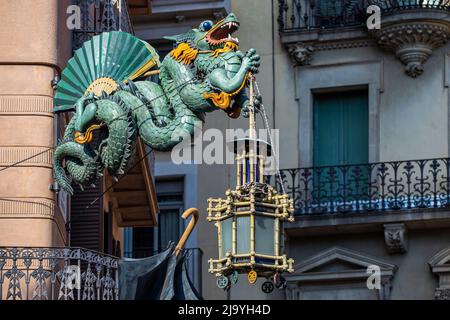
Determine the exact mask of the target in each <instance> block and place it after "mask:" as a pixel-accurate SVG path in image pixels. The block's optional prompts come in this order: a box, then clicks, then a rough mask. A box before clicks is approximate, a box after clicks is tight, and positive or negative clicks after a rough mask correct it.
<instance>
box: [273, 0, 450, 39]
mask: <svg viewBox="0 0 450 320" xmlns="http://www.w3.org/2000/svg"><path fill="white" fill-rule="evenodd" d="M278 4H279V9H278V26H279V31H280V32H292V31H300V30H304V29H317V28H323V29H326V28H339V27H346V26H357V25H361V26H363V25H365V20H366V8H367V7H368V6H369V5H377V6H378V7H380V9H381V13H382V14H383V15H387V14H392V13H396V12H398V11H403V10H410V9H424V10H426V9H437V10H445V11H449V10H450V1H449V0H278Z"/></svg>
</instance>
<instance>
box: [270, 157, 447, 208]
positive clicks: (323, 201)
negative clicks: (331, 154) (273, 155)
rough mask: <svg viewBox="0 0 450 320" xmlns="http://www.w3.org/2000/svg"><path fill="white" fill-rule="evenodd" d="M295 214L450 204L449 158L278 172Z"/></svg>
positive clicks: (276, 181) (278, 182)
mask: <svg viewBox="0 0 450 320" xmlns="http://www.w3.org/2000/svg"><path fill="white" fill-rule="evenodd" d="M268 181H269V183H272V184H274V185H275V186H276V187H277V189H278V190H280V191H281V189H282V188H281V183H283V184H284V187H285V190H286V192H287V193H288V194H289V195H290V196H291V197H292V198H293V200H294V207H295V210H296V214H297V215H301V214H331V213H349V212H350V213H351V212H371V211H385V210H404V209H410V210H411V209H426V208H443V207H450V158H440V159H428V160H410V161H392V162H380V163H369V164H360V165H346V166H328V167H313V168H299V169H284V170H281V180H280V178H276V176H271V177H268Z"/></svg>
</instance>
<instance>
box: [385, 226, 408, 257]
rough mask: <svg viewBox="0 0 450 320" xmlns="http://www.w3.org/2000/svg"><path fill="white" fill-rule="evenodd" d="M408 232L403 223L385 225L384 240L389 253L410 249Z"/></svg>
mask: <svg viewBox="0 0 450 320" xmlns="http://www.w3.org/2000/svg"><path fill="white" fill-rule="evenodd" d="M406 234H407V229H406V226H405V225H404V224H403V223H395V224H385V225H384V241H385V243H386V246H387V249H388V251H389V253H404V252H406V251H407V250H408V246H407V238H406Z"/></svg>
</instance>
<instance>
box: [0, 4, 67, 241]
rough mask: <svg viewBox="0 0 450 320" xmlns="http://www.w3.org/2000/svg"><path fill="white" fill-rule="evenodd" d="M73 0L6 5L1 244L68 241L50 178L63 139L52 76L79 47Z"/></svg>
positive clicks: (0, 70)
mask: <svg viewBox="0 0 450 320" xmlns="http://www.w3.org/2000/svg"><path fill="white" fill-rule="evenodd" d="M69 2H70V1H65V0H64V1H57V0H53V1H36V2H33V5H32V6H30V2H29V1H12V2H4V3H2V4H1V5H0V7H1V9H0V11H1V15H2V32H0V51H1V52H0V75H1V77H0V79H1V80H0V88H1V90H0V114H1V116H0V128H1V129H0V136H1V138H0V163H1V165H2V168H1V169H0V170H1V179H0V198H1V200H0V234H1V237H0V246H31V245H32V246H62V245H66V244H67V235H66V228H65V217H64V216H63V214H62V212H61V208H60V207H59V205H58V201H57V199H56V196H55V193H54V192H53V191H52V190H50V188H49V186H50V184H51V183H52V181H53V178H52V155H53V152H52V150H51V149H52V147H53V146H54V144H55V141H54V139H53V137H54V132H55V128H54V116H53V88H52V86H51V81H52V80H53V79H54V78H55V76H56V75H57V74H58V73H59V72H60V71H61V69H62V68H63V67H64V64H65V61H67V59H68V58H69V57H70V55H71V42H70V39H71V34H70V31H69V30H68V29H67V28H65V19H64V15H65V14H66V12H65V11H66V8H67V5H68V4H69ZM18 22H20V23H18ZM23 159H26V160H25V161H23ZM17 162H18V163H19V164H18V165H17V166H14V167H11V168H8V166H11V165H12V164H15V163H17ZM59 204H61V202H60V203H59ZM66 205H68V204H67V203H66ZM64 210H65V208H64V209H63V211H64Z"/></svg>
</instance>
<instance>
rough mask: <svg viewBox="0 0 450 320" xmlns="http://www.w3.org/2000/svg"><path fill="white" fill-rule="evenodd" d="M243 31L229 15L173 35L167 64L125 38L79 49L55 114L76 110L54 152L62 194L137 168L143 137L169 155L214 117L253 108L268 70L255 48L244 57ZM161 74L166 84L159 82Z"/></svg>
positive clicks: (114, 35)
mask: <svg viewBox="0 0 450 320" xmlns="http://www.w3.org/2000/svg"><path fill="white" fill-rule="evenodd" d="M239 26H240V24H239V21H238V20H237V18H236V16H235V15H234V14H229V15H228V16H227V17H226V18H225V19H223V20H221V21H220V22H218V23H216V24H214V23H213V22H212V21H205V22H202V23H201V24H200V26H199V27H198V28H196V29H192V30H190V31H189V32H187V33H185V34H181V35H177V36H173V37H166V39H169V40H171V41H174V42H175V44H174V49H173V50H172V51H171V52H170V53H169V54H168V55H167V56H166V57H165V58H164V60H163V61H162V62H159V57H158V55H157V53H156V51H155V50H154V49H153V48H152V47H151V46H150V45H148V44H147V43H145V42H143V41H141V40H139V39H137V38H135V37H134V36H132V35H130V34H127V33H122V32H115V31H113V32H108V33H103V34H101V35H98V36H95V37H94V38H93V39H91V40H89V41H87V42H86V43H85V44H84V45H83V47H82V48H80V49H78V50H77V51H76V52H75V54H74V57H73V58H72V59H71V60H69V62H68V64H67V67H66V68H65V70H64V71H63V73H62V77H61V81H60V82H59V83H58V88H57V92H56V95H55V112H67V111H74V114H73V117H72V118H71V120H70V122H69V124H68V125H67V127H66V130H65V134H64V140H63V141H62V142H61V143H60V144H59V145H58V146H57V148H56V150H55V153H54V177H55V180H56V181H57V182H58V184H59V185H60V186H61V188H62V189H63V190H65V191H66V192H68V193H70V194H73V188H72V186H71V182H72V181H73V182H75V183H77V184H79V185H80V186H81V187H82V186H87V185H92V184H95V182H96V181H97V179H98V178H99V176H101V175H102V173H103V172H104V170H105V169H107V170H108V172H109V174H111V175H112V176H113V177H116V178H117V177H118V176H120V175H122V174H124V173H125V172H126V170H127V169H128V168H130V167H131V166H132V165H133V161H134V159H135V149H136V148H135V146H136V142H137V138H138V136H139V137H141V139H142V141H143V142H144V143H145V144H146V145H148V146H150V147H151V148H152V149H154V150H158V151H168V150H171V149H172V148H173V147H174V146H175V145H176V144H178V143H179V142H180V141H182V140H183V138H184V137H186V135H192V134H193V132H194V129H195V128H196V127H199V124H200V123H201V121H203V119H204V114H205V113H206V112H211V111H214V110H218V109H221V110H224V111H225V112H226V113H227V114H228V116H230V117H232V118H237V117H239V115H240V113H241V110H245V109H246V108H247V106H248V104H249V98H248V97H247V96H246V93H245V90H244V88H245V87H246V85H247V84H248V81H247V80H248V79H249V77H250V76H251V74H256V73H257V72H258V67H259V66H260V57H259V56H258V54H256V51H255V50H254V49H250V50H249V51H248V52H246V53H243V52H241V51H239V42H238V39H236V38H233V36H232V35H233V33H234V32H236V31H237V30H238V29H239ZM151 69H153V70H151ZM150 75H152V76H151V77H150ZM155 75H159V83H158V82H156V81H151V79H155ZM133 80H135V82H133ZM138 80H140V81H138ZM95 131H97V132H98V134H97V137H98V138H96V139H93V133H94V132H95Z"/></svg>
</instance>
